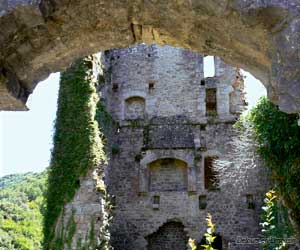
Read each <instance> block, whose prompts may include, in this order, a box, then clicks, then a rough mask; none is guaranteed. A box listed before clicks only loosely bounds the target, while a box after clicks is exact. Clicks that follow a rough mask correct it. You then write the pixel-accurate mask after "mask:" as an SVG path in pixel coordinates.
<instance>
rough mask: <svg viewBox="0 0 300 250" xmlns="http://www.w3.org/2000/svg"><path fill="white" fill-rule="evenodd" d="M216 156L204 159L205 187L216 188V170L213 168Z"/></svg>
mask: <svg viewBox="0 0 300 250" xmlns="http://www.w3.org/2000/svg"><path fill="white" fill-rule="evenodd" d="M216 159H217V157H206V158H205V159H204V175H205V189H208V190H218V184H219V183H218V178H217V172H216V171H215V169H214V168H213V162H214V160H216Z"/></svg>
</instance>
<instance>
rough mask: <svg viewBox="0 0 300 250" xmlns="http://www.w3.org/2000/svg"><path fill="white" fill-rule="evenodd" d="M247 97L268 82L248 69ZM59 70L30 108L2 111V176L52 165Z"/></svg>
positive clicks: (259, 93) (254, 95) (35, 95)
mask: <svg viewBox="0 0 300 250" xmlns="http://www.w3.org/2000/svg"><path fill="white" fill-rule="evenodd" d="M206 60H207V63H208V64H209V65H210V66H209V67H208V72H206V76H209V75H212V74H213V71H214V70H213V60H212V57H206ZM243 74H244V75H245V76H246V79H245V87H246V92H247V95H246V98H247V101H248V103H249V108H251V107H253V106H254V105H255V103H256V102H257V100H258V99H259V98H260V96H262V95H266V90H265V88H264V86H263V85H262V84H261V83H260V82H259V81H258V80H257V79H255V78H254V77H253V76H252V75H250V74H249V73H247V72H243ZM58 83H59V73H56V74H51V75H50V76H49V77H48V79H46V80H45V81H43V82H40V83H39V84H38V86H37V87H36V89H35V91H34V93H33V94H32V95H31V96H30V97H29V100H28V102H27V106H28V108H29V109H30V110H29V111H27V112H0V176H3V175H7V174H12V173H24V172H28V171H34V172H39V171H42V170H44V169H45V168H46V167H47V166H48V165H49V160H50V154H51V148H52V136H53V124H54V120H55V115H56V102H57V94H58V86H59V84H58Z"/></svg>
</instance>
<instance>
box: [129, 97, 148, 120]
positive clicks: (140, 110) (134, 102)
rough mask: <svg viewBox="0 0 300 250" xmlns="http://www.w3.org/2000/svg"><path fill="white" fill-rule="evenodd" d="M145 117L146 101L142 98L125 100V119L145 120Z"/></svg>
mask: <svg viewBox="0 0 300 250" xmlns="http://www.w3.org/2000/svg"><path fill="white" fill-rule="evenodd" d="M144 115H145V99H144V98H143V97H140V96H134V97H130V98H128V99H126V100H125V119H127V120H136V119H143V118H144Z"/></svg>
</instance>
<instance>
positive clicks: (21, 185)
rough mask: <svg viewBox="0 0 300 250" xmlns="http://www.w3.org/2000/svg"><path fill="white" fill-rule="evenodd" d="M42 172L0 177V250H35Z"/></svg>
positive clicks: (39, 225) (41, 204)
mask: <svg viewBox="0 0 300 250" xmlns="http://www.w3.org/2000/svg"><path fill="white" fill-rule="evenodd" d="M46 177H47V174H46V172H43V173H40V174H34V173H27V174H16V175H8V176H5V177H2V178H0V188H1V189H0V250H39V249H41V241H42V237H43V230H42V228H43V227H42V221H43V212H44V205H45V202H44V192H45V190H46V186H47V185H46Z"/></svg>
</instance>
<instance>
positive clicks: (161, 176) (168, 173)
mask: <svg viewBox="0 0 300 250" xmlns="http://www.w3.org/2000/svg"><path fill="white" fill-rule="evenodd" d="M187 187H188V183H187V163H185V162H184V161H181V160H177V159H172V158H166V159H159V160H156V161H154V162H152V163H150V164H149V190H150V191H187Z"/></svg>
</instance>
